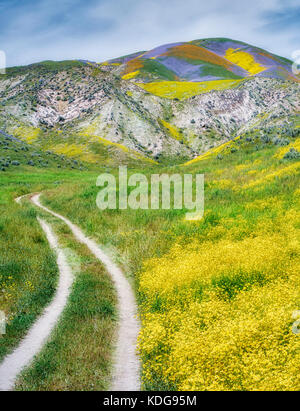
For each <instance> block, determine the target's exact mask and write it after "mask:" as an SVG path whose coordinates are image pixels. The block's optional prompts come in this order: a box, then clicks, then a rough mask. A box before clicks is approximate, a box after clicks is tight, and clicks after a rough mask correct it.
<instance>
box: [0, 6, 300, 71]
mask: <svg viewBox="0 0 300 411" xmlns="http://www.w3.org/2000/svg"><path fill="white" fill-rule="evenodd" d="M299 27H300V0H264V1H262V0H251V1H242V0H230V1H229V0H205V1H203V0H59V1H57V0H0V51H1V50H2V51H4V52H5V53H6V59H7V65H8V66H15V65H25V64H30V63H33V62H38V61H43V60H67V59H88V60H92V61H97V62H101V61H105V60H107V59H110V58H115V57H119V56H122V55H126V54H130V53H133V52H136V51H144V50H151V49H152V48H154V47H156V46H159V45H162V44H166V43H173V42H180V41H190V40H195V39H201V38H207V37H228V38H232V39H235V40H241V41H244V42H247V43H250V44H252V45H255V46H258V47H261V48H264V49H266V50H268V51H271V52H273V53H275V54H278V55H281V56H284V57H287V58H290V59H291V55H292V53H293V52H294V51H296V50H299V49H300V30H299Z"/></svg>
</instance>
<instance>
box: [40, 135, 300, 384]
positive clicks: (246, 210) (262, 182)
mask: <svg viewBox="0 0 300 411" xmlns="http://www.w3.org/2000/svg"><path fill="white" fill-rule="evenodd" d="M256 143H257V142H255V141H254V142H253V141H252V142H247V141H246V140H244V139H241V140H240V141H239V143H237V142H235V145H236V150H235V151H231V150H229V149H228V150H225V151H223V152H222V156H223V157H222V159H220V158H217V157H216V156H210V157H208V158H206V159H203V161H201V162H195V163H192V164H190V165H188V166H185V167H184V168H182V167H171V168H166V169H160V170H159V172H169V173H175V172H180V173H182V172H188V173H205V178H206V188H205V190H206V194H205V204H206V205H205V215H204V218H203V219H202V220H201V221H199V222H193V223H191V222H187V221H185V218H184V215H185V210H157V211H154V210H152V211H147V210H124V211H118V210H106V211H102V212H99V210H98V209H97V208H96V206H95V200H96V195H97V192H98V189H97V187H95V180H94V181H91V183H90V184H76V185H75V184H74V183H72V182H70V183H69V184H67V185H65V186H64V187H58V188H57V189H55V190H51V191H48V193H47V196H46V199H45V202H46V203H47V204H48V205H49V206H50V207H51V208H53V209H55V210H57V211H59V212H61V213H62V214H65V215H68V216H69V217H70V219H71V220H73V221H74V222H76V223H77V224H78V225H80V226H81V227H82V228H83V230H84V231H85V232H87V233H88V234H89V235H91V236H93V237H94V238H95V239H96V240H97V241H98V242H99V243H101V244H104V246H105V247H106V249H107V250H108V251H109V250H110V251H111V252H114V253H117V254H118V262H119V264H120V265H121V266H122V267H123V268H124V270H125V272H126V273H127V275H128V276H129V277H130V278H131V279H132V282H133V283H134V285H135V289H136V292H137V298H138V303H139V308H140V312H141V315H142V332H141V335H140V353H141V357H142V361H143V383H144V388H145V389H147V390H163V389H166V387H168V388H169V389H179V390H189V389H194V390H214V389H224V390H255V389H260V390H269V389H270V390H297V389H299V380H298V377H297V373H294V371H293V370H294V367H295V366H296V364H297V362H298V361H299V358H298V352H299V351H298V346H299V342H298V339H297V337H296V336H294V335H293V334H292V332H291V325H292V323H293V320H292V317H291V316H292V312H293V311H294V310H297V309H299V301H300V294H299V278H298V274H297V273H298V272H299V259H300V254H299V227H300V217H299V214H300V210H299V167H298V165H299V162H297V161H284V160H281V159H278V158H277V157H276V153H277V152H278V150H280V147H277V146H275V145H273V144H269V143H262V144H261V146H260V147H259V148H257V144H256ZM157 171H158V170H155V169H151V170H150V169H149V170H147V169H144V173H146V174H149V175H150V174H151V173H155V172H157ZM133 172H135V170H130V173H133ZM271 175H272V178H270V176H271ZM220 330H222V332H220ZM257 344H258V345H257Z"/></svg>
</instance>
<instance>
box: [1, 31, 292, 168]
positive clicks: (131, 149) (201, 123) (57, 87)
mask: <svg viewBox="0 0 300 411" xmlns="http://www.w3.org/2000/svg"><path fill="white" fill-rule="evenodd" d="M0 102H1V103H0V129H1V130H3V131H5V132H7V133H9V134H11V135H13V136H15V137H17V138H19V139H21V140H23V141H26V142H27V143H29V144H33V145H34V146H37V147H38V148H39V149H41V150H44V151H45V150H50V151H53V152H54V153H56V154H58V155H66V156H67V157H71V158H74V159H77V160H80V161H86V162H89V163H94V164H99V163H100V164H111V163H112V162H116V161H117V162H131V161H134V162H136V161H140V160H142V161H145V159H147V158H148V159H150V160H151V161H153V160H155V161H160V162H161V161H163V160H164V159H169V160H170V158H171V161H172V162H179V163H180V162H184V161H187V160H189V159H192V158H195V157H197V156H198V155H200V154H202V153H205V152H206V151H207V150H209V149H212V148H214V147H217V146H219V145H220V144H223V143H225V142H227V141H228V140H231V139H233V138H235V137H237V136H239V135H240V134H244V133H245V132H247V131H249V130H250V131H255V132H257V133H260V132H264V133H265V132H268V133H271V134H272V135H273V137H274V138H276V137H278V136H280V135H281V134H282V132H283V130H284V131H286V128H288V130H291V132H293V130H295V127H296V125H295V122H294V119H295V116H298V114H299V106H300V102H299V78H297V77H296V76H295V75H294V74H293V73H292V71H291V62H290V61H288V60H286V59H284V58H281V57H278V56H275V55H273V54H270V53H268V52H266V51H264V50H261V49H259V48H256V47H253V46H250V45H247V44H245V43H241V42H237V41H232V40H228V39H205V40H195V41H192V42H189V43H176V44H170V45H164V46H161V47H157V48H155V49H153V50H151V51H148V52H142V53H135V54H133V55H130V56H126V57H121V58H117V59H114V60H110V61H107V62H104V63H99V64H98V63H93V62H88V61H85V60H82V61H64V62H51V61H45V62H42V63H38V64H33V65H30V66H26V67H15V68H10V69H8V70H7V74H6V75H5V76H1V77H0ZM146 161H147V160H146Z"/></svg>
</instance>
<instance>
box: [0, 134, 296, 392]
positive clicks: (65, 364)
mask: <svg viewBox="0 0 300 411" xmlns="http://www.w3.org/2000/svg"><path fill="white" fill-rule="evenodd" d="M235 146H236V150H235V151H233V152H232V151H231V150H227V151H225V152H224V153H222V158H217V157H211V158H207V159H204V160H203V161H200V162H196V163H194V164H191V165H190V166H169V167H161V168H159V167H158V166H149V167H144V168H143V173H145V174H146V175H147V176H148V177H150V175H151V174H153V173H163V172H167V173H181V174H182V173H204V174H205V215H204V218H203V219H202V220H201V221H198V222H194V223H191V222H187V221H186V220H185V212H186V210H131V209H128V210H124V211H122V210H105V211H100V210H99V209H98V208H97V206H96V196H97V193H98V191H99V188H98V187H96V179H97V176H98V174H100V172H103V171H104V170H105V168H101V169H100V168H99V170H97V171H95V170H90V171H82V172H79V171H77V170H67V169H65V170H53V169H48V170H45V169H39V168H36V169H34V170H33V169H30V167H25V166H22V167H21V168H19V169H10V171H7V172H5V173H3V174H2V175H1V177H2V178H1V186H0V190H1V191H0V192H1V199H0V207H1V208H2V211H3V212H4V215H5V216H6V218H9V219H10V225H9V226H8V227H9V228H8V231H9V232H13V231H14V232H17V233H21V236H22V235H23V236H24V237H25V234H27V235H26V241H28V247H27V248H26V249H25V250H24V253H23V254H21V255H20V256H19V257H18V258H19V260H18V259H17V257H16V252H15V250H16V249H17V250H19V249H20V244H22V243H20V240H19V238H20V237H19V235H18V236H15V237H14V238H13V236H11V237H4V236H3V235H2V232H1V238H0V240H1V250H2V247H5V248H4V249H5V250H7V251H6V252H5V254H4V255H7V256H8V262H9V264H10V265H9V264H8V266H6V271H5V272H6V273H8V271H10V270H8V271H7V267H8V268H9V267H13V268H14V270H15V272H14V276H15V278H16V279H17V281H18V283H17V288H18V290H21V284H22V283H23V282H24V278H25V277H24V272H23V270H20V271H19V273H18V264H19V265H20V264H21V263H24V260H25V261H27V262H30V261H31V260H32V261H34V258H36V256H37V255H38V256H39V264H40V267H41V268H40V269H38V270H37V272H36V273H35V278H34V280H35V284H38V282H39V281H41V277H42V276H43V277H44V274H43V273H44V272H46V273H47V272H48V280H49V272H50V271H51V270H50V271H49V267H54V271H53V273H52V275H51V276H50V277H51V281H52V282H53V283H54V284H55V281H56V278H57V272H56V266H55V261H54V256H53V254H52V253H51V251H50V250H49V247H48V245H47V243H46V242H45V241H44V242H43V241H42V242H39V241H40V240H38V242H37V243H35V241H37V239H39V238H41V237H43V236H42V235H41V231H40V228H39V227H38V225H37V223H36V214H35V213H36V212H35V211H34V210H33V208H32V207H31V206H29V205H26V206H24V207H20V206H17V205H15V204H14V202H13V198H14V197H16V196H17V195H21V194H24V193H28V192H33V191H45V194H44V196H43V201H44V203H45V204H46V205H48V206H50V207H51V208H52V209H53V210H56V211H57V212H60V213H61V214H62V215H65V216H68V218H70V220H71V221H73V222H74V223H76V224H78V225H79V226H80V227H81V228H82V229H83V230H84V232H85V233H87V234H88V235H90V236H91V237H93V238H94V239H95V240H96V241H97V242H98V243H99V244H101V245H103V247H104V249H105V250H106V252H108V253H110V254H112V255H115V256H116V261H117V263H118V264H119V265H120V266H121V267H122V268H123V269H124V271H125V273H126V275H127V276H128V278H129V279H130V281H131V282H132V284H133V285H134V288H135V290H136V295H137V300H138V303H139V307H140V310H141V312H142V313H143V312H144V310H145V307H146V306H147V307H148V306H149V307H150V311H151V313H154V314H157V315H158V316H160V315H162V314H163V313H165V312H166V310H167V300H166V299H165V297H164V295H161V294H160V293H157V294H156V295H155V296H154V297H153V300H151V301H149V300H148V297H147V296H146V294H145V293H144V291H142V289H141V285H140V278H141V275H142V273H143V271H144V267H145V263H146V262H147V261H148V260H150V259H153V258H154V257H157V258H161V257H164V256H166V255H167V254H168V252H169V251H170V250H171V248H172V247H173V246H174V244H181V245H184V246H185V247H187V246H188V245H189V244H191V243H192V242H194V241H198V242H199V243H200V244H201V243H202V242H205V241H207V240H208V239H209V240H210V241H212V243H216V242H218V241H219V240H220V239H222V238H223V237H224V236H225V237H226V236H231V237H230V238H232V240H233V241H243V240H244V239H247V238H251V237H252V236H255V232H256V229H257V226H261V225H262V224H265V225H266V227H267V228H266V230H268V232H269V233H276V232H278V226H277V225H276V218H277V217H278V213H279V212H280V213H281V212H285V211H286V212H289V211H290V210H298V208H299V203H297V202H296V197H295V196H294V194H293V193H294V192H295V191H296V190H297V189H298V188H299V169H298V172H295V173H294V174H287V175H284V174H281V175H280V174H279V176H278V177H276V176H275V177H274V178H273V179H269V180H268V179H267V180H265V181H266V183H265V184H261V185H258V186H253V187H251V186H249V187H248V186H247V185H249V183H251V182H255V181H258V180H259V179H260V178H261V177H264V176H267V175H269V174H271V173H273V172H274V173H276V172H277V171H279V170H284V169H285V168H286V167H289V166H291V165H296V164H297V161H296V160H293V161H285V160H280V159H278V158H277V157H276V156H275V154H276V152H277V150H278V149H279V148H280V147H278V146H276V145H274V144H272V142H265V141H258V140H257V138H254V139H253V140H251V141H247V140H246V139H242V140H241V141H240V142H239V143H235ZM249 171H250V173H249ZM110 172H112V173H114V174H115V175H116V176H117V174H118V170H117V169H111V170H110ZM135 172H141V169H140V168H130V169H129V174H133V173H135ZM252 172H253V173H252ZM242 187H245V188H243V189H242ZM246 187H248V188H246ZM272 199H274V201H275V202H276V204H281V206H280V210H279V208H276V207H272V206H265V207H258V208H256V207H249V205H250V206H251V205H252V204H255V202H260V201H269V200H270V201H271V200H272ZM270 204H271V203H270ZM8 210H9V211H8ZM51 222H52V224H54V227H55V230H56V231H57V233H58V237H59V239H60V241H61V242H62V244H63V246H64V247H68V248H71V249H72V250H73V251H74V252H75V253H76V255H77V256H78V258H79V259H80V261H81V264H82V271H81V272H80V273H79V274H78V276H77V277H76V282H75V284H74V287H73V290H72V295H71V298H70V301H69V304H68V307H67V309H66V310H65V312H64V315H63V317H62V319H61V321H60V323H59V326H58V327H57V329H56V330H55V332H54V334H53V337H52V339H51V340H50V342H49V343H48V344H47V345H46V346H45V348H44V349H43V352H42V353H41V355H40V356H39V357H38V358H37V360H36V361H35V363H34V364H33V365H32V367H30V368H29V369H28V370H27V371H26V372H25V373H24V374H23V375H22V377H21V379H20V380H19V384H18V389H24V390H33V389H38V390H53V389H61V390H65V389H79V390H80V389H86V390H93V389H99V390H100V389H105V388H107V387H108V382H109V376H110V364H111V363H110V362H111V349H112V344H113V330H114V324H115V319H116V312H115V295H114V291H113V288H112V285H111V283H110V280H109V279H108V278H107V276H106V273H105V272H104V271H103V268H102V267H101V266H99V263H96V262H95V261H94V259H93V258H92V257H91V256H90V254H89V253H88V252H87V251H86V249H85V248H84V247H82V246H80V245H78V244H77V243H76V242H74V239H73V237H72V236H71V235H70V233H69V231H68V229H66V227H64V225H63V224H61V223H58V222H57V221H55V219H51ZM2 226H3V228H1V227H2ZM2 226H0V230H3V229H4V230H6V222H5V221H4V223H2ZM22 233H23V234H22ZM28 233H29V235H28ZM7 235H8V234H7ZM5 238H6V239H7V238H9V241H6V240H5ZM21 238H22V237H21ZM34 239H35V240H34ZM12 244H14V248H13V247H11V245H12ZM43 253H44V254H43ZM46 256H49V258H50V261H52V263H51V264H52V265H51V264H50V266H48V265H47V261H48V260H47V259H46ZM47 267H48V268H47ZM43 270H46V271H43ZM47 270H48V271H47ZM20 273H21V274H20ZM33 277H34V276H33ZM46 278H47V276H46ZM267 283H268V280H266V278H265V277H264V273H260V272H257V273H256V272H255V273H254V272H253V273H250V274H249V273H248V274H247V273H241V272H239V271H238V270H236V272H235V273H232V275H228V274H226V275H225V274H224V275H222V276H217V277H214V278H213V279H212V280H211V283H210V285H209V287H211V289H212V290H215V292H216V293H217V295H218V296H219V298H220V300H222V301H225V302H229V303H230V302H231V301H233V302H234V301H235V299H236V297H237V296H238V295H239V294H240V293H241V291H243V292H250V291H251V289H252V288H253V287H262V288H263V287H265V286H266V285H267ZM193 287H194V296H193V298H194V299H195V301H198V302H199V304H201V301H202V299H203V298H204V296H205V292H206V289H205V287H203V285H202V284H201V282H199V284H194V285H193ZM45 290H48V291H49V283H44V284H42V286H41V287H40V291H41V295H43V296H44V299H41V298H40V299H38V303H36V301H37V300H36V299H34V297H33V295H31V293H29V297H28V298H30V299H32V300H34V303H33V304H32V305H29V308H28V311H27V313H29V314H30V315H32V317H30V322H29V323H27V324H26V326H23V328H21V329H20V330H19V334H18V336H17V337H16V338H15V337H14V338H13V339H11V340H7V341H8V342H7V343H6V346H5V347H6V348H5V349H4V351H3V353H4V352H7V351H8V349H10V348H11V347H12V346H14V345H15V344H16V342H17V341H18V339H19V338H20V337H21V336H22V335H24V333H25V332H26V330H27V329H28V327H29V325H30V324H32V321H33V320H34V318H36V315H37V314H38V312H40V311H41V309H42V307H43V306H44V305H45V304H46V303H47V301H48V300H49V298H50V295H49V294H43V291H44V292H45ZM50 290H51V288H50ZM20 292H21V296H20V299H21V297H22V298H24V295H25V293H23V291H22V290H21V291H20ZM52 292H53V291H52ZM176 292H177V294H176V295H177V297H176V299H177V300H176V301H177V302H178V304H181V305H180V306H181V308H182V309H187V310H188V304H187V302H186V301H185V300H184V295H185V294H184V291H183V290H180V289H178V290H177V291H176ZM22 293H23V294H22ZM50 294H51V293H50ZM27 295H28V293H27ZM45 295H46V298H45ZM18 298H19V297H18ZM18 298H17V297H14V299H12V300H11V301H10V303H9V304H8V305H7V307H8V308H9V309H10V310H11V309H12V308H13V307H14V306H15V305H17V304H18V302H19V299H18ZM296 308H297V307H295V309H296ZM32 313H33V314H32ZM95 324H97V326H95ZM75 325H76V326H75ZM14 327H15V330H17V327H16V326H15V325H14ZM108 331H109V332H108ZM5 338H7V337H4V338H3V337H2V339H1V340H0V341H1V343H2V342H3V341H5ZM98 341H100V343H98ZM87 342H88V343H87ZM5 350H6V351H5ZM86 353H88V354H86ZM149 359H151V356H150V357H147V358H146V357H145V356H143V357H142V360H143V362H144V367H145V368H144V369H145V370H146V369H147V365H146V361H148V360H149ZM152 377H153V378H152V381H151V382H149V381H147V382H145V388H146V389H150V390H156V389H157V390H162V389H164V388H166V387H169V388H171V389H176V384H175V383H174V384H173V383H172V384H171V383H170V381H168V380H166V379H164V378H162V376H161V375H159V374H155V375H153V376H152Z"/></svg>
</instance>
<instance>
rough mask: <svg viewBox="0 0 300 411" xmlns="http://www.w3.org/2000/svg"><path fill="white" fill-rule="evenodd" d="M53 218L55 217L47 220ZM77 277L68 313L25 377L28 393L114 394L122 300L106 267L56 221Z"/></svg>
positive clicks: (21, 387)
mask: <svg viewBox="0 0 300 411" xmlns="http://www.w3.org/2000/svg"><path fill="white" fill-rule="evenodd" d="M46 218H48V219H49V217H46ZM50 221H51V225H52V226H54V227H55V229H56V231H57V234H58V237H59V238H60V244H61V246H62V247H63V248H65V249H67V251H68V255H69V260H70V254H71V257H73V258H71V261H69V262H70V263H71V266H72V259H73V260H74V259H75V260H76V266H78V264H80V269H79V270H78V272H77V273H76V277H75V281H74V284H73V288H72V292H71V295H70V297H69V301H68V304H67V307H66V309H65V310H64V313H63V315H62V317H61V319H60V321H59V324H58V326H57V327H56V328H55V331H54V332H53V334H52V336H51V339H50V340H49V342H48V343H47V344H46V345H45V347H44V348H43V350H42V352H41V354H40V355H39V356H38V358H37V359H36V360H35V361H34V363H33V364H32V365H31V366H30V367H29V368H28V369H27V370H26V371H25V372H23V374H22V375H21V376H20V378H19V380H18V383H17V386H16V389H17V390H22V391H32V390H34V391H37V390H38V391H67V390H76V391H81V390H84V391H99V390H107V389H109V385H110V379H111V363H112V348H113V346H114V339H115V325H116V319H117V311H116V295H115V290H114V287H113V284H112V281H111V279H110V277H109V276H108V274H107V273H106V270H105V269H104V267H103V266H102V265H101V264H100V263H99V261H98V260H96V259H95V258H94V257H93V256H91V254H90V252H89V251H88V250H87V249H86V247H84V246H82V245H81V244H79V243H77V242H74V237H73V235H72V234H71V233H70V231H69V229H68V228H67V227H66V226H65V225H64V223H61V222H57V221H56V219H53V218H50Z"/></svg>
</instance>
